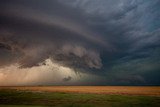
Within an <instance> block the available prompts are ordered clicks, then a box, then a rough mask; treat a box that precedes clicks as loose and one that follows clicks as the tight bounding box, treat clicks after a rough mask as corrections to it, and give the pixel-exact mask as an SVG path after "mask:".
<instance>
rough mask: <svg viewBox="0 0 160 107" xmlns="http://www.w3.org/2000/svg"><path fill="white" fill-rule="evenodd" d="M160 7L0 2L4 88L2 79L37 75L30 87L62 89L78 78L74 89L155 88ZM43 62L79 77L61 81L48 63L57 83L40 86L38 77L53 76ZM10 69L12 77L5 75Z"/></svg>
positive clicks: (139, 0) (83, 1)
mask: <svg viewBox="0 0 160 107" xmlns="http://www.w3.org/2000/svg"><path fill="white" fill-rule="evenodd" d="M159 5H160V1H159V0H154V1H150V0H147V1H146V0H101V1H97V0H67V1H64V0H45V1H43V0H39V1H37V0H27V1H25V0H14V1H13V0H1V1H0V78H3V79H0V82H2V83H3V85H5V82H4V75H11V74H15V75H17V76H18V75H19V74H21V73H19V72H23V73H24V74H26V75H29V74H28V73H25V72H26V71H29V72H34V71H36V70H37V72H36V74H37V78H39V79H33V81H35V83H34V84H36V83H37V84H39V83H40V81H41V83H43V84H44V85H45V84H46V85H47V84H53V85H54V84H63V85H64V84H68V82H70V81H71V82H73V81H74V77H76V78H80V79H81V80H79V81H80V82H78V81H74V83H72V85H74V84H75V85H76V84H77V83H79V84H80V85H159V84H160V79H159V76H160V73H159V70H160V67H159V66H158V65H159V64H160V42H159V41H160V22H159V18H160V8H159ZM46 61H49V62H50V63H53V64H57V66H59V67H64V68H67V69H70V72H72V71H73V72H75V74H76V75H77V76H75V74H73V75H70V74H67V75H64V77H63V76H61V75H59V72H62V71H61V70H62V69H60V70H56V69H57V68H58V67H57V66H56V67H55V66H52V64H50V66H52V68H53V71H54V72H55V74H56V75H55V76H54V77H56V78H57V79H52V78H48V80H46V79H44V81H43V79H42V78H41V75H44V74H45V75H46V77H47V75H50V72H51V70H50V68H48V67H47V64H48V63H46ZM12 66H14V67H16V72H14V71H13V72H12V71H11V70H10V71H9V72H7V70H6V69H10V67H12ZM43 67H44V68H45V70H43ZM32 70H33V71H32ZM38 70H39V72H38ZM45 71H47V72H45ZM56 72H57V73H56ZM68 72H69V71H68ZM81 73H82V74H83V75H87V77H88V79H87V78H86V77H83V76H81ZM53 74H54V73H53ZM33 75H34V74H33ZM6 77H7V76H6ZM95 77H97V78H95ZM7 78H9V79H8V81H9V80H10V81H11V80H12V78H13V77H12V76H8V77H7ZM30 78H31V77H30ZM94 78H95V80H94ZM25 81H26V80H25ZM28 81H29V80H28ZM42 81H43V82H42ZM62 81H68V82H65V83H63V82H62ZM88 81H89V82H88ZM29 83H30V82H28V83H27V81H26V82H23V83H19V84H18V85H20V84H22V85H28V84H29ZM31 84H33V83H32V82H31ZM10 85H12V83H10Z"/></svg>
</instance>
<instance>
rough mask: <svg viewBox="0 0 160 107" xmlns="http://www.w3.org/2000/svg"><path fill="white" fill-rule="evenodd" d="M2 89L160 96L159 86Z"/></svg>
mask: <svg viewBox="0 0 160 107" xmlns="http://www.w3.org/2000/svg"><path fill="white" fill-rule="evenodd" d="M0 89H16V90H25V91H45V92H67V93H95V94H117V95H147V96H160V87H158V86H152V87H150V86H32V87H28V86H19V87H0Z"/></svg>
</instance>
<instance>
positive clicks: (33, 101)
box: [0, 89, 160, 107]
mask: <svg viewBox="0 0 160 107" xmlns="http://www.w3.org/2000/svg"><path fill="white" fill-rule="evenodd" d="M54 106H56V107H160V97H156V96H129V95H106V94H104V95H103V94H80V93H79V94H78V93H64V92H31V91H17V90H11V89H8V90H4V89H2V90H0V107H54Z"/></svg>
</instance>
